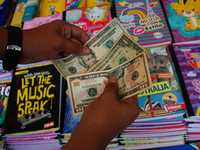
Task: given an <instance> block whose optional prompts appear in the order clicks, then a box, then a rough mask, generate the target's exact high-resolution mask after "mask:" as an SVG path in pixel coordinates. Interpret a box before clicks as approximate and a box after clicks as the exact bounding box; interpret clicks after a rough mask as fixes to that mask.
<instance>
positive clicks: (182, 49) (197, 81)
mask: <svg viewBox="0 0 200 150" xmlns="http://www.w3.org/2000/svg"><path fill="white" fill-rule="evenodd" d="M173 48H174V52H175V55H176V60H177V64H178V67H179V68H177V69H180V71H179V72H178V70H177V72H178V73H179V76H181V77H182V80H181V81H183V82H181V83H182V87H183V88H182V89H183V90H184V89H186V90H185V91H184V92H183V94H184V95H185V101H186V103H188V104H187V108H188V109H189V111H188V113H189V115H190V116H193V115H195V116H200V69H199V68H200V64H199V60H200V44H178V43H175V44H173ZM190 107H191V108H190Z"/></svg>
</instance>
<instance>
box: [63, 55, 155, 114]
mask: <svg viewBox="0 0 200 150" xmlns="http://www.w3.org/2000/svg"><path fill="white" fill-rule="evenodd" d="M111 76H116V77H117V79H118V99H119V100H121V99H125V98H128V97H131V96H133V95H136V94H138V93H140V92H142V91H144V90H146V89H149V88H151V86H152V81H151V78H150V72H149V67H148V63H147V58H146V53H145V52H142V53H140V54H138V55H137V56H135V57H134V58H132V59H131V60H129V61H126V62H124V63H123V64H121V65H119V66H117V67H115V68H113V69H110V70H106V71H97V72H91V73H85V74H78V75H71V76H67V84H68V88H69V91H68V94H69V97H70V101H71V105H72V112H73V115H78V114H81V113H83V112H84V110H85V108H86V107H87V106H88V105H89V104H90V103H91V102H92V101H93V100H94V99H96V98H97V97H98V96H99V95H100V94H101V93H102V92H103V91H104V88H105V85H106V83H107V81H108V79H109V77H111Z"/></svg>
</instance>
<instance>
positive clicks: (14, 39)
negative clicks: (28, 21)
mask: <svg viewBox="0 0 200 150" xmlns="http://www.w3.org/2000/svg"><path fill="white" fill-rule="evenodd" d="M6 28H7V29H8V41H7V50H6V54H5V56H4V58H3V69H4V70H8V71H11V70H13V69H14V68H15V67H16V66H17V65H18V63H19V58H20V54H21V49H22V48H21V47H22V30H21V28H19V27H14V26H6Z"/></svg>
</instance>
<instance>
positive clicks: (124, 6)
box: [115, 0, 172, 47]
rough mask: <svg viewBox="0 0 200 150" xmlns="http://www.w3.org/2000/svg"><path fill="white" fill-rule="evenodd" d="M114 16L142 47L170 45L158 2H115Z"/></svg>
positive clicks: (154, 0)
mask: <svg viewBox="0 0 200 150" xmlns="http://www.w3.org/2000/svg"><path fill="white" fill-rule="evenodd" d="M115 8H116V16H117V18H118V20H119V21H120V22H121V23H122V24H123V25H124V27H125V28H126V29H127V31H128V32H129V33H130V34H131V35H132V36H133V38H134V40H135V41H137V42H138V43H139V44H141V45H142V46H143V47H156V46H166V45H170V44H171V41H172V38H171V35H170V31H169V28H168V24H167V22H166V18H165V16H164V13H163V9H162V7H161V4H160V1H159V0H127V1H122V0H115Z"/></svg>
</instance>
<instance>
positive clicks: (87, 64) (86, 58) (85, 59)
mask: <svg viewBox="0 0 200 150" xmlns="http://www.w3.org/2000/svg"><path fill="white" fill-rule="evenodd" d="M78 61H79V63H80V65H81V66H83V67H84V68H86V69H87V70H88V69H90V68H91V67H92V66H93V65H94V64H95V63H96V62H97V57H96V55H95V53H94V52H93V51H92V50H90V54H89V55H79V56H78Z"/></svg>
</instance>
